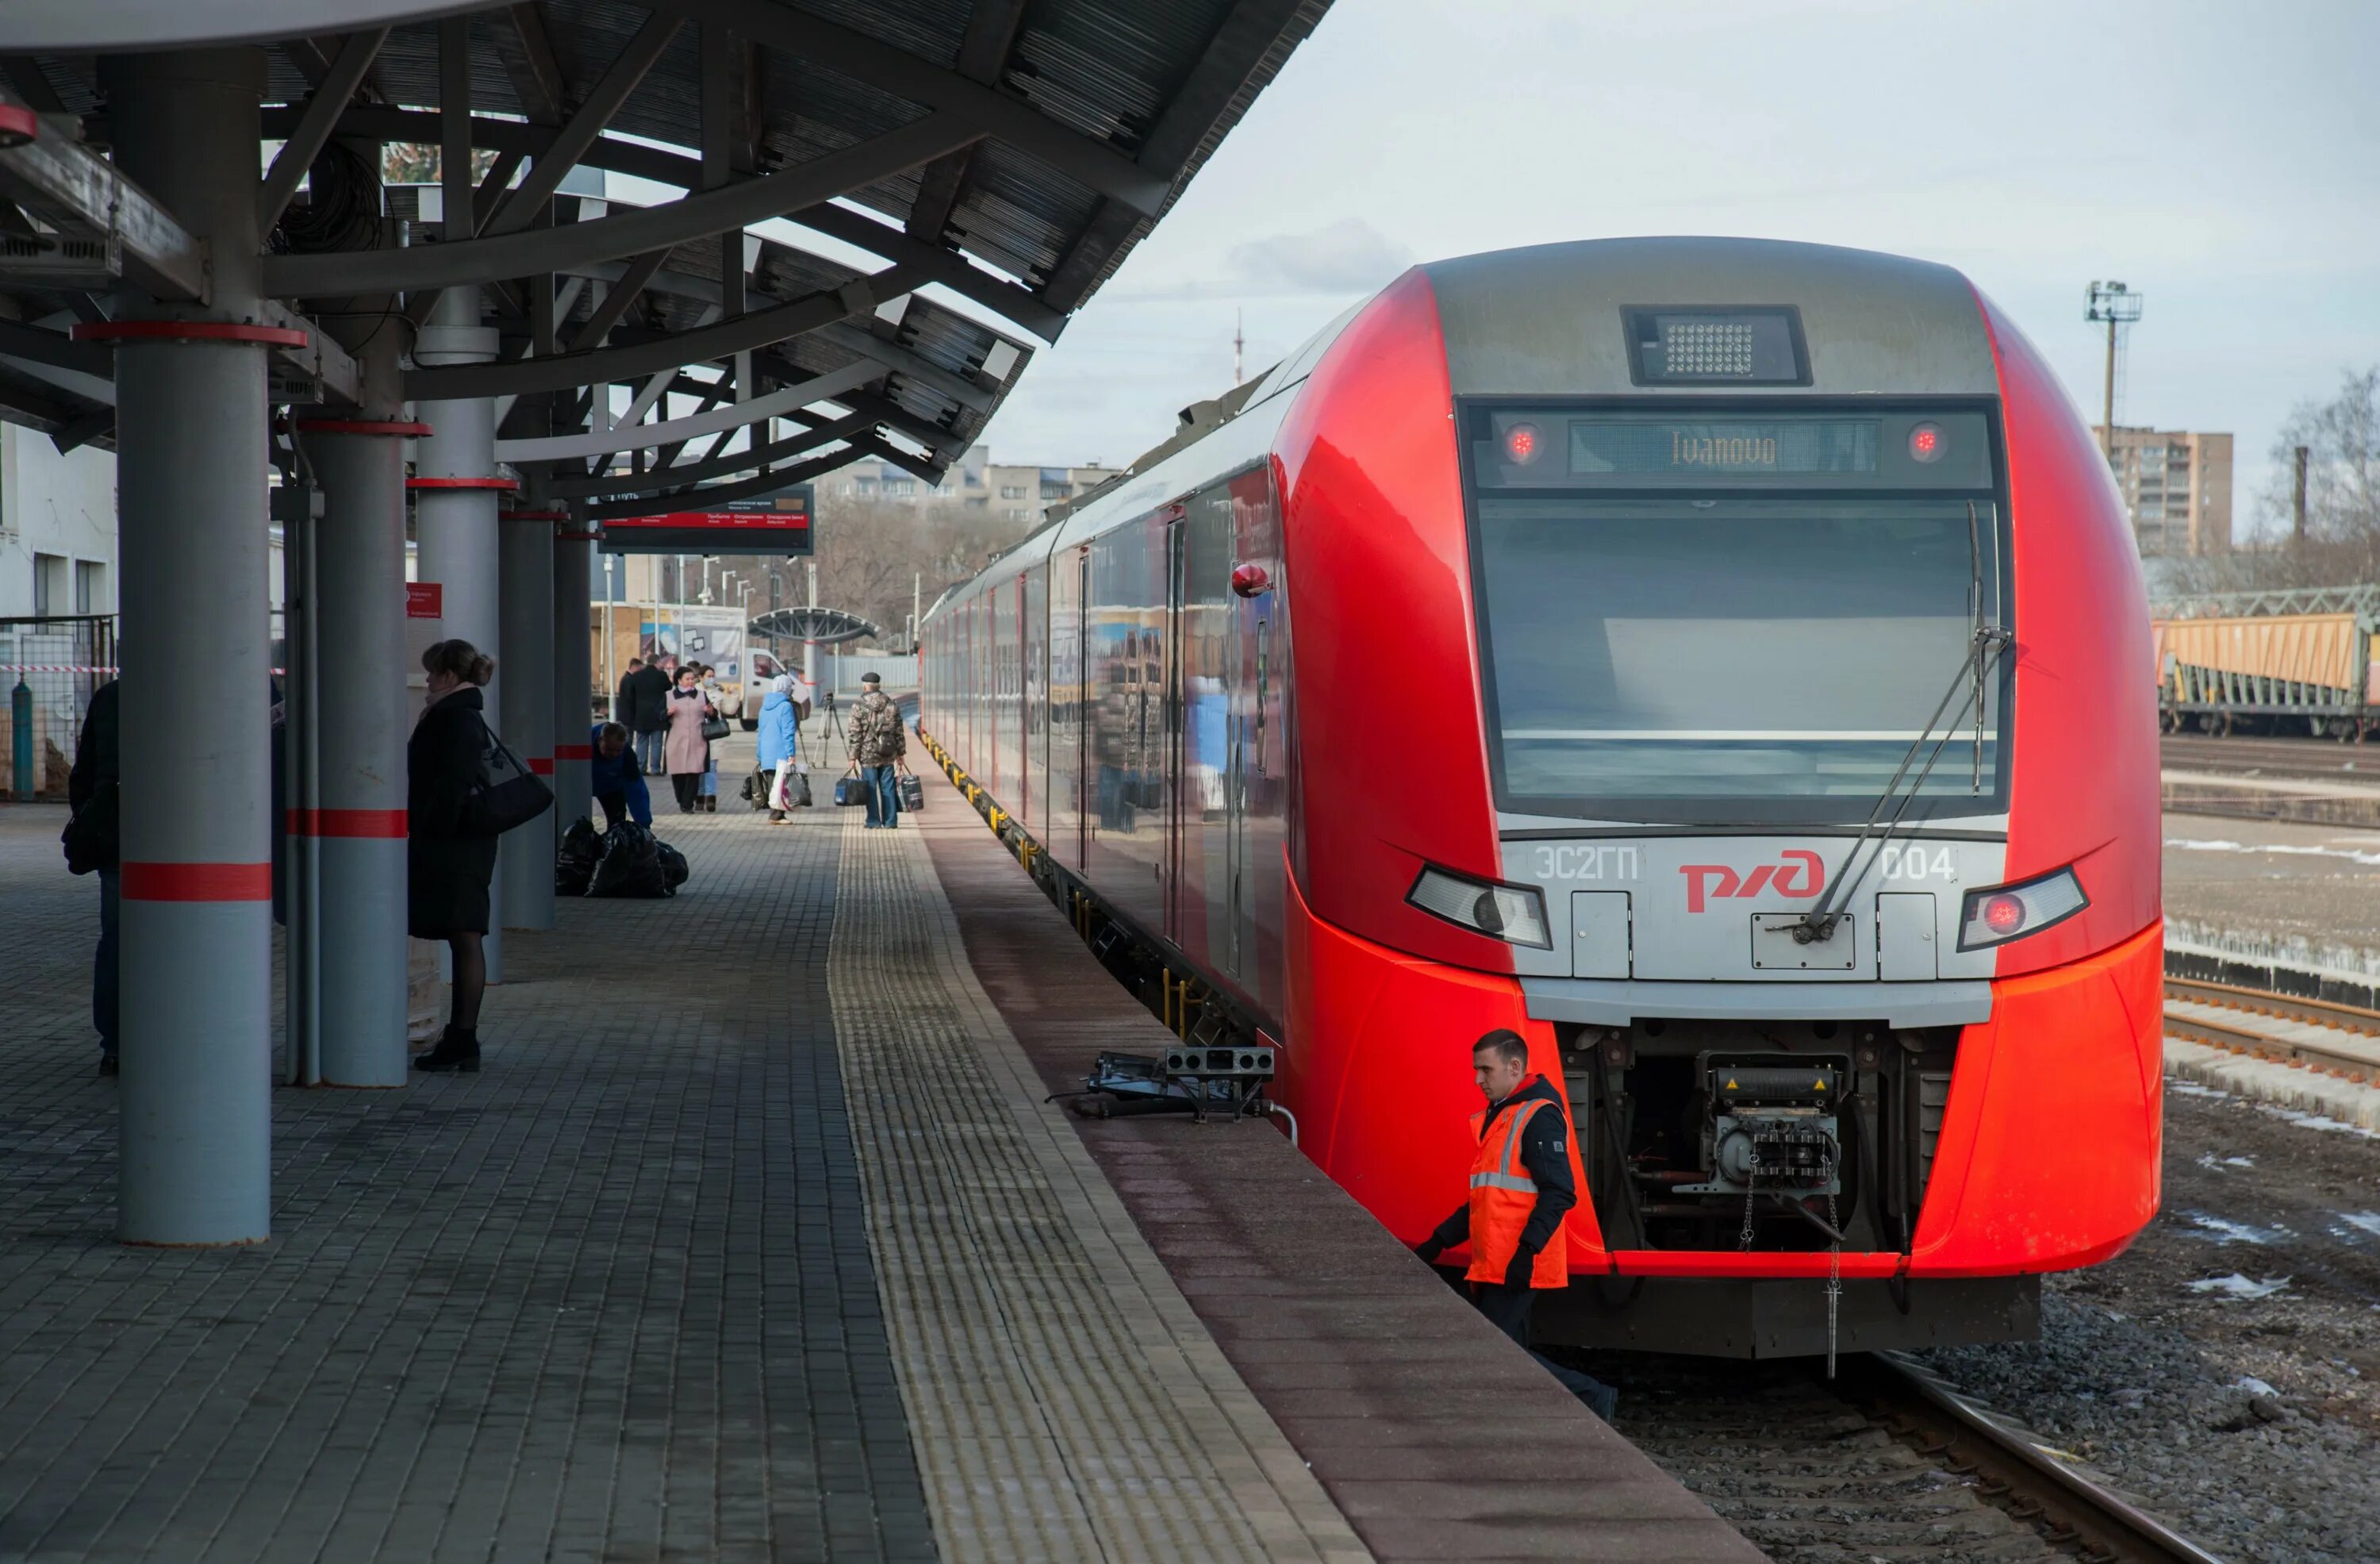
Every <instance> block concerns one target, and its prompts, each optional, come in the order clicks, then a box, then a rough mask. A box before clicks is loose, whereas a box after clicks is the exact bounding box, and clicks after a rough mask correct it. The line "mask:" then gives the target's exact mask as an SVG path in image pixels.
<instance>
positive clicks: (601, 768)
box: [587, 722, 653, 831]
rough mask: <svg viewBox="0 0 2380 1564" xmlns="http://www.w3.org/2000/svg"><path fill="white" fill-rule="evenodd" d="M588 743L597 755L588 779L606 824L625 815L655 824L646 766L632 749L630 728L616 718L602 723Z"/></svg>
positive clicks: (614, 821) (614, 822) (638, 821)
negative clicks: (629, 745) (646, 786)
mask: <svg viewBox="0 0 2380 1564" xmlns="http://www.w3.org/2000/svg"><path fill="white" fill-rule="evenodd" d="M587 744H588V747H589V749H590V750H591V751H594V757H595V758H594V762H593V764H592V765H591V766H589V772H588V780H589V783H590V784H591V790H592V791H593V793H594V796H595V801H596V802H597V803H599V804H601V805H602V806H603V828H604V829H605V830H607V831H608V830H610V829H611V828H612V827H613V826H614V825H618V824H619V823H620V822H621V820H622V819H623V818H626V819H631V820H634V821H635V822H636V823H637V825H645V826H650V825H652V823H653V796H652V794H650V793H649V792H647V791H646V790H645V773H644V768H643V767H641V766H639V765H638V764H637V757H636V756H634V755H632V754H630V753H629V752H628V730H627V728H626V727H624V726H622V725H621V724H619V723H616V722H603V723H598V724H596V725H595V730H594V731H593V732H592V733H590V734H589V736H588V739H587Z"/></svg>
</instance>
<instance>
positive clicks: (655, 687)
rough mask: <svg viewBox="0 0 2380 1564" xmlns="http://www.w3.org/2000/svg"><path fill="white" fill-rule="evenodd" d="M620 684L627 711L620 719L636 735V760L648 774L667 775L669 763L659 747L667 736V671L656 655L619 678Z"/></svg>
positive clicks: (668, 678)
mask: <svg viewBox="0 0 2380 1564" xmlns="http://www.w3.org/2000/svg"><path fill="white" fill-rule="evenodd" d="M620 688H621V689H622V690H624V691H625V693H626V695H627V702H628V711H627V715H625V716H624V717H622V718H621V719H620V720H621V721H622V722H625V724H627V727H628V731H629V732H631V733H633V734H635V735H636V736H637V764H638V765H641V766H643V767H644V768H645V775H646V776H663V775H666V773H667V772H668V769H669V767H668V765H667V764H666V759H665V757H664V756H663V754H662V746H663V744H664V743H666V742H667V740H668V739H669V693H670V677H669V675H667V674H666V673H663V672H662V667H661V663H660V661H659V660H658V659H656V660H654V661H653V662H650V663H647V664H645V665H644V666H642V667H639V668H637V670H636V671H635V672H633V673H631V674H629V675H628V677H627V678H625V679H623V680H621V681H620Z"/></svg>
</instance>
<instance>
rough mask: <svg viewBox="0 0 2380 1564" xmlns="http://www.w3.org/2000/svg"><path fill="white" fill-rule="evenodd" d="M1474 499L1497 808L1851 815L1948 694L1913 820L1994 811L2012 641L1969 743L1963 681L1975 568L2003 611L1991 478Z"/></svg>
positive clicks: (1796, 817) (1989, 598) (1684, 817)
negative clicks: (1959, 492)
mask: <svg viewBox="0 0 2380 1564" xmlns="http://www.w3.org/2000/svg"><path fill="white" fill-rule="evenodd" d="M1475 529H1476V536H1475V560H1476V566H1477V571H1478V580H1479V586H1480V589H1481V590H1480V605H1481V612H1482V617H1483V618H1484V620H1485V625H1484V631H1485V633H1484V634H1483V637H1482V640H1483V642H1484V650H1485V652H1486V654H1487V655H1486V661H1487V664H1488V691H1487V694H1488V714H1489V722H1490V730H1491V733H1490V738H1491V748H1492V749H1493V750H1494V751H1495V754H1496V761H1497V790H1498V794H1499V799H1500V803H1501V805H1502V807H1503V808H1505V809H1508V810H1512V811H1518V812H1524V813H1546V814H1566V815H1577V816H1586V817H1592V818H1604V819H1623V820H1639V819H1641V820H1677V821H1699V822H1706V823H1728V822H1736V821H1743V822H1751V823H1759V822H1791V821H1809V822H1818V821H1858V820H1864V819H1865V818H1866V817H1867V815H1868V813H1869V810H1870V807H1871V806H1872V805H1873V804H1874V802H1875V800H1876V797H1877V795H1878V794H1879V793H1880V792H1882V791H1883V790H1884V789H1885V788H1886V787H1887V786H1888V784H1889V782H1890V781H1891V779H1892V776H1893V773H1894V771H1895V769H1896V768H1897V767H1898V766H1899V765H1900V764H1901V761H1902V758H1903V757H1904V756H1905V755H1907V754H1909V753H1910V752H1911V746H1912V744H1913V741H1915V740H1916V739H1917V738H1918V736H1919V734H1920V732H1921V731H1922V730H1925V728H1926V727H1927V725H1928V722H1929V719H1930V718H1932V717H1933V716H1934V715H1935V713H1936V711H1937V707H1939V706H1941V705H1942V703H1943V702H1944V700H1945V697H1946V692H1947V693H1948V706H1947V708H1944V711H1943V719H1944V720H1943V721H1942V722H1940V723H1937V724H1936V725H1935V727H1934V729H1933V731H1934V735H1935V738H1937V739H1938V738H1940V736H1941V735H1942V733H1943V731H1944V730H1945V727H1948V728H1949V731H1950V732H1951V737H1950V738H1949V740H1948V741H1947V742H1945V743H1943V744H1942V745H1941V746H1940V748H1939V751H1938V752H1937V751H1936V748H1935V743H1934V740H1933V739H1928V740H1927V741H1926V742H1925V744H1924V745H1922V746H1920V747H1919V748H1918V749H1917V751H1916V759H1915V761H1914V763H1913V764H1912V766H1911V768H1910V773H1909V777H1910V779H1914V778H1915V777H1916V776H1917V775H1918V774H1919V772H1920V771H1925V776H1924V780H1923V782H1922V783H1919V784H1917V785H1916V787H1915V788H1914V790H1915V792H1916V795H1917V796H1916V798H1915V800H1914V801H1913V803H1912V804H1911V806H1910V809H1909V812H1908V813H1909V815H1910V817H1912V818H1916V817H1921V816H1925V815H1942V814H1960V813H1992V812H1996V811H1997V810H1998V809H1999V808H2001V807H2003V806H2002V804H2001V802H2000V800H2001V799H2002V798H2003V797H2004V793H2003V776H2004V765H2003V760H2004V756H2003V753H2002V746H2001V744H2000V742H1999V737H2000V731H2001V727H2002V723H2003V713H2002V704H2003V700H2004V697H2005V694H2006V689H2007V683H2008V681H2007V677H2006V676H2007V671H2008V670H2007V666H2006V660H2005V658H2003V659H2001V660H2000V661H1999V662H1998V664H1997V665H1996V666H1994V667H1993V669H1992V672H1991V676H1990V677H1987V678H1985V679H1984V680H1983V694H1984V701H1983V719H1982V723H1981V741H1980V743H1978V741H1977V732H1978V725H1977V722H1976V715H1975V708H1974V704H1973V698H1972V696H1973V678H1972V664H1973V658H1972V656H1971V651H1972V647H1973V628H1974V622H1975V610H1974V600H1973V595H1972V593H1973V591H1974V588H1975V583H1976V580H1977V578H1978V576H1980V578H1981V584H1982V594H1983V602H1984V605H1985V615H1986V617H1988V618H1989V620H1990V621H1991V622H1992V623H1993V624H1995V625H2006V624H2008V623H2009V616H2008V605H2007V602H2006V598H2005V593H2004V586H2003V581H2004V571H2003V570H2002V568H2001V562H2002V559H2003V557H2004V547H2005V544H2004V542H2003V539H2002V537H2001V527H2000V516H1999V510H1998V506H1997V505H1996V504H1995V503H1994V501H1993V499H1992V497H1991V495H1989V493H1988V492H1985V493H1981V494H1978V495H1975V496H1973V498H1955V497H1949V496H1945V495H1898V496H1895V495H1881V494H1876V495H1836V496H1830V497H1820V496H1817V495H1749V494H1744V493H1741V492H1738V493H1729V494H1719V495H1706V496H1695V497H1686V496H1672V495H1614V494H1580V495H1568V496H1555V495H1545V494H1534V495H1513V494H1510V493H1505V494H1497V493H1492V492H1491V493H1477V492H1476V491H1475ZM1929 758H1930V764H1931V769H1930V770H1925V767H1926V766H1927V765H1928V764H1929ZM1909 787H1910V781H1909V780H1904V783H1903V788H1904V790H1906V789H1908V788H1909Z"/></svg>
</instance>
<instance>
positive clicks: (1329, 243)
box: [1114, 217, 1414, 304]
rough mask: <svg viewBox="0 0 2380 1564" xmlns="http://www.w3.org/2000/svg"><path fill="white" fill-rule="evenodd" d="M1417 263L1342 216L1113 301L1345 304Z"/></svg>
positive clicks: (1238, 248)
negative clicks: (1208, 270) (1195, 273)
mask: <svg viewBox="0 0 2380 1564" xmlns="http://www.w3.org/2000/svg"><path fill="white" fill-rule="evenodd" d="M1413 263H1414V254H1413V251H1412V250H1408V249H1406V248H1405V247H1404V246H1403V245H1402V244H1399V243H1398V242H1397V241H1396V240H1394V239H1392V238H1389V237H1388V235H1386V234H1384V233H1382V232H1380V230H1379V229H1378V228H1376V227H1374V226H1372V225H1371V224H1369V223H1366V222H1365V221H1364V220H1363V219H1362V218H1361V217H1342V218H1341V219H1340V220H1339V221H1338V222H1336V223H1333V224H1331V225H1330V226H1328V227H1322V228H1314V229H1310V230H1308V231H1306V232H1305V233H1297V234H1274V235H1271V236H1269V238H1260V239H1253V240H1250V241H1249V242H1248V243H1246V244H1240V245H1234V246H1233V247H1232V249H1231V250H1230V251H1229V252H1228V253H1227V254H1226V255H1225V256H1224V257H1223V262H1222V264H1221V265H1220V266H1219V267H1216V268H1215V269H1214V270H1213V271H1212V272H1211V273H1209V274H1208V275H1204V276H1200V277H1196V278H1190V279H1184V280H1181V281H1175V282H1170V283H1167V282H1161V283H1158V284H1156V285H1154V286H1152V287H1135V288H1133V289H1132V290H1130V291H1129V292H1126V293H1122V294H1118V295H1115V296H1114V297H1115V298H1116V299H1117V301H1118V302H1122V303H1133V304H1154V303H1180V302H1184V301H1191V300H1197V299H1346V298H1350V297H1354V296H1357V295H1361V294H1366V293H1373V292H1377V291H1378V289H1380V288H1381V287H1386V286H1387V285H1388V284H1389V283H1390V281H1391V280H1392V279H1394V278H1395V276H1396V275H1397V274H1398V273H1400V272H1402V271H1403V270H1404V269H1405V268H1406V267H1408V266H1410V265H1412V264H1413Z"/></svg>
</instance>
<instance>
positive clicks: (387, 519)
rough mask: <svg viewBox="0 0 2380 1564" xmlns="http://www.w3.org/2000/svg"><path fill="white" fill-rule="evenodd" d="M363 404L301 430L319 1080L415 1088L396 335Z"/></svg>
mask: <svg viewBox="0 0 2380 1564" xmlns="http://www.w3.org/2000/svg"><path fill="white" fill-rule="evenodd" d="M363 373H364V377H365V387H366V400H365V404H364V407H363V409H361V416H359V417H358V418H355V419H315V420H303V419H301V420H299V421H298V424H297V437H298V438H299V439H300V440H301V441H303V442H304V449H305V451H306V453H307V456H308V458H309V459H310V461H311V462H312V464H313V468H314V474H315V477H316V479H317V481H318V482H320V483H321V484H322V493H323V499H324V515H323V519H322V523H321V525H320V526H319V527H318V528H317V530H316V533H315V535H316V537H317V539H318V540H319V548H318V551H317V555H316V559H315V572H314V574H315V589H314V592H315V602H316V603H317V605H319V609H320V612H319V617H318V619H317V623H318V624H319V625H320V626H322V633H319V634H318V635H317V636H316V638H315V642H314V644H315V647H316V662H315V666H316V669H317V671H318V674H319V689H320V690H321V692H322V698H321V700H320V701H319V703H318V705H317V710H318V711H319V713H320V718H319V726H318V732H319V734H320V745H319V749H318V751H317V757H316V762H315V774H316V776H317V778H318V780H317V784H316V786H317V789H318V791H319V794H320V798H319V800H318V803H317V806H316V808H315V809H314V810H313V811H312V812H311V814H310V818H307V819H303V820H301V821H300V822H299V824H300V825H301V826H302V827H303V828H305V830H306V831H307V832H308V834H309V835H310V836H311V837H313V839H314V853H315V858H316V861H317V863H318V864H319V866H320V867H319V877H320V884H321V887H322V889H321V897H320V899H319V902H318V904H317V920H316V926H317V927H318V929H319V931H320V936H321V941H322V957H321V961H322V983H321V987H320V990H319V992H318V994H317V996H316V1005H317V1007H318V1008H319V1013H320V1018H321V1019H320V1020H319V1022H318V1025H319V1028H320V1038H321V1045H320V1055H319V1074H318V1076H317V1078H316V1079H317V1081H319V1083H320V1084H322V1085H325V1086H401V1085H403V1084H405V1081H406V1069H407V1054H406V1043H405V1017H406V943H405V939H406V861H405V860H406V826H405V803H406V797H405V740H406V735H407V732H408V731H409V730H410V729H411V727H412V723H411V720H410V717H411V714H410V713H408V712H407V710H406V699H405V673H406V670H405V649H406V638H405V453H404V444H403V442H404V437H405V436H406V435H407V434H419V432H420V431H421V429H422V427H423V426H421V425H419V424H413V423H407V422H401V421H399V420H398V419H397V418H396V417H395V414H396V413H398V412H399V411H400V410H401V409H402V407H403V398H402V393H401V389H400V386H401V374H400V370H399V365H398V362H397V338H396V334H395V333H394V332H383V333H380V334H378V335H377V336H374V338H373V339H372V340H371V341H370V342H368V343H366V344H365V345H364V348H363Z"/></svg>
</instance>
